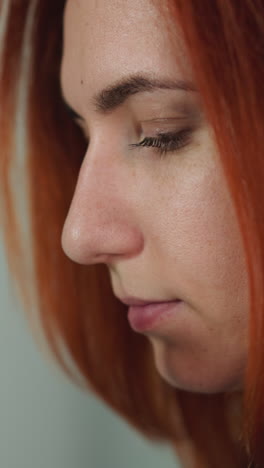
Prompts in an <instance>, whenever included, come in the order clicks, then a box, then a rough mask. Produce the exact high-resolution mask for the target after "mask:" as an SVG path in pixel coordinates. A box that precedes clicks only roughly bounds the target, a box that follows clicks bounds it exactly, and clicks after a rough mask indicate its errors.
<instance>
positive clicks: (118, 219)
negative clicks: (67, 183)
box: [61, 0, 249, 393]
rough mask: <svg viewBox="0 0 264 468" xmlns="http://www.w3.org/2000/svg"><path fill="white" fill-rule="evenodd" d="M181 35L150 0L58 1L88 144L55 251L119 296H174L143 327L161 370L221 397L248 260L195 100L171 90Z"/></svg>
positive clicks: (65, 79) (242, 332)
mask: <svg viewBox="0 0 264 468" xmlns="http://www.w3.org/2000/svg"><path fill="white" fill-rule="evenodd" d="M175 32H176V30H175ZM178 37H179V40H178V42H177V41H176V43H174V44H172V42H171V41H170V38H169V34H168V33H167V26H166V22H165V19H164V18H163V17H162V16H161V14H160V11H159V10H158V9H157V7H156V6H155V5H154V2H153V1H151V0H111V2H109V0H96V1H95V0H89V1H87V0H68V1H67V4H66V9H65V16H64V53H63V60H62V67H61V86H62V91H63V94H64V96H65V99H66V100H67V102H68V103H69V105H70V106H71V107H72V108H74V110H75V111H76V112H77V113H78V114H79V115H80V116H81V117H82V120H80V119H79V120H78V123H80V125H81V126H82V128H83V130H84V132H85V134H86V136H87V138H89V147H87V151H86V154H85V155H84V159H83V163H82V166H81V169H80V173H79V177H78V181H77V185H76V189H75V193H74V196H73V200H72V204H71V207H70V210H69V213H68V216H67V219H66V221H65V225H64V228H63V233H62V246H63V249H64V251H65V253H66V254H67V255H68V256H69V257H70V258H71V259H72V260H73V261H75V262H78V263H81V264H86V265H88V264H94V263H105V264H106V265H107V267H108V270H109V274H110V278H111V284H112V287H113V291H114V293H115V295H117V296H119V297H124V296H136V297H139V298H142V299H146V300H148V299H152V301H153V300H156V301H166V300H171V299H177V298H178V299H181V300H182V301H183V303H182V304H181V307H180V308H178V310H177V311H175V313H173V314H172V316H171V317H170V318H168V319H167V320H164V321H163V322H162V323H160V325H159V326H156V327H154V328H153V329H149V330H147V331H144V332H143V333H144V334H145V335H146V336H147V338H148V339H149V340H150V341H151V343H152V345H153V351H154V357H155V363H156V367H157V369H158V372H159V373H160V375H161V376H162V377H163V378H164V379H165V380H167V381H168V382H169V383H170V384H171V385H173V386H175V387H177V388H181V389H184V390H189V391H194V392H204V393H214V392H220V391H226V392H228V391H232V390H240V389H242V386H243V376H244V370H245V363H246V356H247V328H248V327H247V318H248V307H249V306H248V292H247V291H248V282H247V277H246V266H245V261H244V255H243V249H242V242H241V238H240V234H239V230H238V224H237V221H236V217H235V212H234V208H233V205H232V202H231V198H230V196H229V192H228V190H227V186H226V182H225V178H224V175H223V172H222V169H221V165H220V161H219V154H218V152H217V149H216V146H215V143H214V140H213V136H212V133H211V131H210V126H209V124H208V122H207V121H206V119H205V116H204V114H203V110H202V106H201V102H200V100H199V92H198V91H196V90H183V89H177V88H176V87H175V86H174V85H175V83H176V81H178V80H181V81H188V82H192V81H193V79H192V75H191V72H190V66H189V65H188V59H187V56H186V54H185V52H184V49H183V45H182V44H181V41H180V36H178ZM135 76H136V77H139V76H140V77H144V78H146V79H151V80H155V84H157V83H158V82H163V83H164V85H163V86H162V87H161V88H159V87H156V86H150V85H147V84H146V83H147V82H146V81H144V80H143V79H142V78H140V79H137V80H136V79H134V78H133V77H135ZM128 80H129V84H127V85H125V86H123V88H122V90H121V92H119V93H117V91H115V92H114V91H112V92H109V89H110V87H113V86H116V84H117V83H118V84H120V82H121V81H122V82H123V81H124V82H125V83H126V82H127V81H128ZM172 83H173V85H172ZM159 84H160V83H159ZM193 85H194V87H195V83H193ZM169 88H170V89H169ZM173 88H174V89H173ZM103 90H105V92H104V93H102V91H103ZM216 99H217V96H216ZM99 100H100V103H99V102H98V101H99ZM99 104H100V106H99ZM186 129H188V132H185V133H184V132H183V133H182V135H181V138H180V139H179V140H177V139H176V137H175V133H177V132H179V131H182V130H186ZM164 133H165V134H169V135H167V137H166V136H165V137H164V136H163V137H161V136H160V135H159V134H164ZM145 138H148V139H147V140H145V143H142V144H141V146H131V145H133V144H139V143H140V142H142V141H144V139H145ZM151 139H154V140H151ZM177 143H179V147H178V148H177ZM151 145H154V146H151ZM166 145H167V146H166ZM165 148H166V149H167V150H168V151H167V153H165V152H163V153H162V154H161V152H160V151H161V150H164V149H165Z"/></svg>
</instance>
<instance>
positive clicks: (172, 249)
mask: <svg viewBox="0 0 264 468" xmlns="http://www.w3.org/2000/svg"><path fill="white" fill-rule="evenodd" d="M197 174H198V172H196V176H195V177H190V178H189V179H188V180H187V179H186V180H185V181H183V182H182V183H179V184H178V186H177V195H176V196H175V198H174V199H172V200H171V202H170V203H167V213H168V212H170V216H166V218H165V217H164V218H163V221H164V222H163V223H160V226H162V230H160V237H159V236H157V238H160V239H162V241H161V242H160V243H159V247H158V248H159V256H157V257H156V258H161V259H162V260H163V265H162V264H160V268H161V269H162V272H163V278H164V281H166V279H167V281H168V284H169V287H170V290H171V293H172V294H173V291H174V292H177V294H178V297H180V298H182V299H183V300H184V301H185V302H186V309H185V310H184V314H183V315H182V317H181V318H175V321H174V322H173V321H172V322H171V323H170V324H169V325H168V328H167V329H166V330H163V332H164V333H163V334H160V335H156V336H155V337H154V336H152V337H151V338H150V339H151V341H152V344H153V348H154V355H155V361H156V366H157V369H158V371H159V373H160V374H161V375H162V376H163V377H164V378H165V379H166V380H167V381H168V382H169V383H171V384H172V385H174V386H176V387H179V388H182V389H186V390H190V391H202V392H209V393H213V392H218V391H225V390H226V391H228V390H231V389H236V388H238V387H239V388H240V387H241V386H242V385H243V377H244V368H245V362H246V357H247V346H248V338H247V331H248V311H249V296H248V280H247V274H246V263H245V257H244V251H243V245H242V240H241V235H240V232H239V228H238V223H237V220H236V215H235V211H234V208H233V205H232V201H231V198H230V196H229V193H228V190H227V187H226V185H225V180H224V178H223V176H222V173H221V171H220V169H219V168H217V169H216V167H215V166H213V165H212V167H211V168H208V170H204V171H203V172H200V175H199V176H198V175H197ZM170 190H172V188H170ZM171 214H172V215H171ZM161 231H162V232H161ZM164 259H165V260H164ZM164 265H165V267H164ZM165 284H166V283H165Z"/></svg>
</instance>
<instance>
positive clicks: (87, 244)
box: [61, 213, 143, 265]
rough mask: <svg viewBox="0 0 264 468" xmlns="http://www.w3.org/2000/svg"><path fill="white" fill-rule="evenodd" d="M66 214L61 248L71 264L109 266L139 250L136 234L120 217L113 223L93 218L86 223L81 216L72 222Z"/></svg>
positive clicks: (139, 240) (71, 214)
mask: <svg viewBox="0 0 264 468" xmlns="http://www.w3.org/2000/svg"><path fill="white" fill-rule="evenodd" d="M73 215H74V213H69V215H68V217H67V219H66V221H65V223H64V226H63V230H62V235H61V246H62V249H63V251H64V253H65V254H66V255H67V257H69V258H70V259H71V260H72V261H74V262H76V263H79V264H81V265H88V264H95V263H107V264H108V263H111V261H113V259H114V260H115V261H116V259H117V257H126V258H130V257H131V256H134V255H138V254H139V252H140V251H141V250H142V248H143V237H142V235H141V233H140V231H139V230H138V229H137V228H136V227H134V226H132V225H131V224H128V223H127V221H125V220H124V219H122V214H121V215H120V218H118V219H116V220H113V219H112V220H111V218H110V219H109V218H108V219H105V220H101V221H100V219H99V220H98V219H97V221H96V220H95V219H94V218H93V222H92V223H88V222H87V221H88V220H87V219H85V217H84V216H83V217H81V218H79V222H78V219H77V220H76V219H73Z"/></svg>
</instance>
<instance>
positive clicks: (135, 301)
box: [118, 296, 179, 306]
mask: <svg viewBox="0 0 264 468" xmlns="http://www.w3.org/2000/svg"><path fill="white" fill-rule="evenodd" d="M118 299H119V300H120V301H121V302H123V303H124V304H126V305H128V306H144V305H148V304H158V303H162V302H163V303H164V302H175V301H178V300H179V299H167V300H166V299H164V300H163V301H159V300H155V299H148V300H144V299H139V298H138V297H135V296H126V297H118Z"/></svg>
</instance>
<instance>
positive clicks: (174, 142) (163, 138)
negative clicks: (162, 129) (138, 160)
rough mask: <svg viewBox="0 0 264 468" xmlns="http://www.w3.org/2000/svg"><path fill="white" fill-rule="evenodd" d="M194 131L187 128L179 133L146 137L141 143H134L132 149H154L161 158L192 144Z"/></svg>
mask: <svg viewBox="0 0 264 468" xmlns="http://www.w3.org/2000/svg"><path fill="white" fill-rule="evenodd" d="M192 132H193V129H192V128H185V129H182V130H180V131H178V132H167V133H158V134H157V135H156V136H155V137H145V138H144V139H143V140H142V141H140V142H139V143H132V144H130V145H129V146H130V147H131V148H142V147H153V148H156V149H157V151H158V153H159V154H160V155H161V156H165V155H166V153H168V152H172V151H177V150H179V149H181V148H183V147H184V146H186V145H188V144H189V143H190V142H191V135H192Z"/></svg>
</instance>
